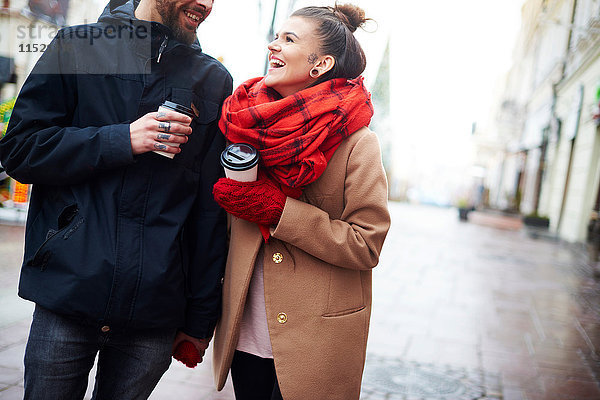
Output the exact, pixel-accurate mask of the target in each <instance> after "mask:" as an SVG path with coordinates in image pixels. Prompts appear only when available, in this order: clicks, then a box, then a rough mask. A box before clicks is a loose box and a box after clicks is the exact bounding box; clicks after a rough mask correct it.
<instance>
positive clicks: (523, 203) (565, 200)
mask: <svg viewBox="0 0 600 400" xmlns="http://www.w3.org/2000/svg"><path fill="white" fill-rule="evenodd" d="M599 83H600V2H599V1H597V0H527V1H526V2H525V3H524V5H523V7H522V25H521V31H520V34H519V37H518V40H517V43H516V44H515V48H514V62H513V65H512V68H511V69H510V71H509V73H508V74H507V76H506V77H505V80H504V82H503V83H502V85H501V86H502V90H500V91H499V92H498V93H497V96H496V103H495V108H494V112H493V113H492V116H493V124H492V128H491V129H489V131H487V132H482V133H480V137H479V138H478V140H479V141H481V142H483V143H489V142H493V146H492V153H493V156H492V157H489V158H488V159H487V165H486V170H487V174H486V177H487V182H486V184H487V186H488V187H489V188H490V203H491V204H492V205H493V206H495V207H497V208H501V209H513V210H515V211H519V212H521V213H522V214H525V215H527V214H534V215H538V216H546V217H549V218H550V229H551V230H552V231H554V232H555V233H556V234H557V235H559V236H560V237H561V238H563V239H565V240H567V241H570V242H581V241H584V240H585V239H586V235H587V226H588V223H589V219H590V216H591V215H592V211H593V210H594V209H595V210H598V206H599V203H600V197H599V191H598V190H599V179H600V138H599V137H598V122H600V119H599V118H597V117H595V116H596V115H598V101H599V100H600V99H599V96H598V93H599V91H600V85H599ZM494 147H495V149H494Z"/></svg>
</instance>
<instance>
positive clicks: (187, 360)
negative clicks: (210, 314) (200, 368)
mask: <svg viewBox="0 0 600 400" xmlns="http://www.w3.org/2000/svg"><path fill="white" fill-rule="evenodd" d="M186 341H187V342H189V343H191V344H192V345H193V347H194V348H195V350H196V351H195V352H193V351H192V352H190V349H189V346H186V343H184V342H186ZM209 342H210V338H206V339H196V338H194V337H192V336H189V335H186V334H185V333H183V332H177V335H176V336H175V341H174V342H173V348H172V349H171V353H172V354H173V357H174V358H175V359H176V360H179V361H181V362H182V363H184V364H185V365H187V366H188V367H190V368H194V367H195V366H196V364H198V363H201V362H202V357H204V352H205V351H206V348H207V347H208V343H209ZM190 353H191V354H190Z"/></svg>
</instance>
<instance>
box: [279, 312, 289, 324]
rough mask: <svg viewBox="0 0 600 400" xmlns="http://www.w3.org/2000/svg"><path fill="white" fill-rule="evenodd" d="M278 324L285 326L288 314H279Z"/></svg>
mask: <svg viewBox="0 0 600 400" xmlns="http://www.w3.org/2000/svg"><path fill="white" fill-rule="evenodd" d="M277 322H279V323H280V324H285V323H286V322H287V314H286V313H284V312H280V313H279V314H277Z"/></svg>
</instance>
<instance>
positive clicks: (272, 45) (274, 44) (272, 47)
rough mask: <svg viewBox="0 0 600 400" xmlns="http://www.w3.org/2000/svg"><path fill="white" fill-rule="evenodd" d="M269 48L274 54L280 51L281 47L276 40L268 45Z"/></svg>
mask: <svg viewBox="0 0 600 400" xmlns="http://www.w3.org/2000/svg"><path fill="white" fill-rule="evenodd" d="M267 48H268V49H269V50H270V51H273V52H275V51H279V50H280V47H279V45H278V44H277V39H275V40H273V41H272V42H271V43H269V44H268V46H267Z"/></svg>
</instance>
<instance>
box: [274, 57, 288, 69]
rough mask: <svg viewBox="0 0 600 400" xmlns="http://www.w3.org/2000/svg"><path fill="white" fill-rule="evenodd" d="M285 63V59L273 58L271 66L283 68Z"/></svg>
mask: <svg viewBox="0 0 600 400" xmlns="http://www.w3.org/2000/svg"><path fill="white" fill-rule="evenodd" d="M284 65H285V63H284V62H283V61H279V60H276V59H272V60H271V66H272V67H273V68H281V67H283V66H284Z"/></svg>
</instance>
